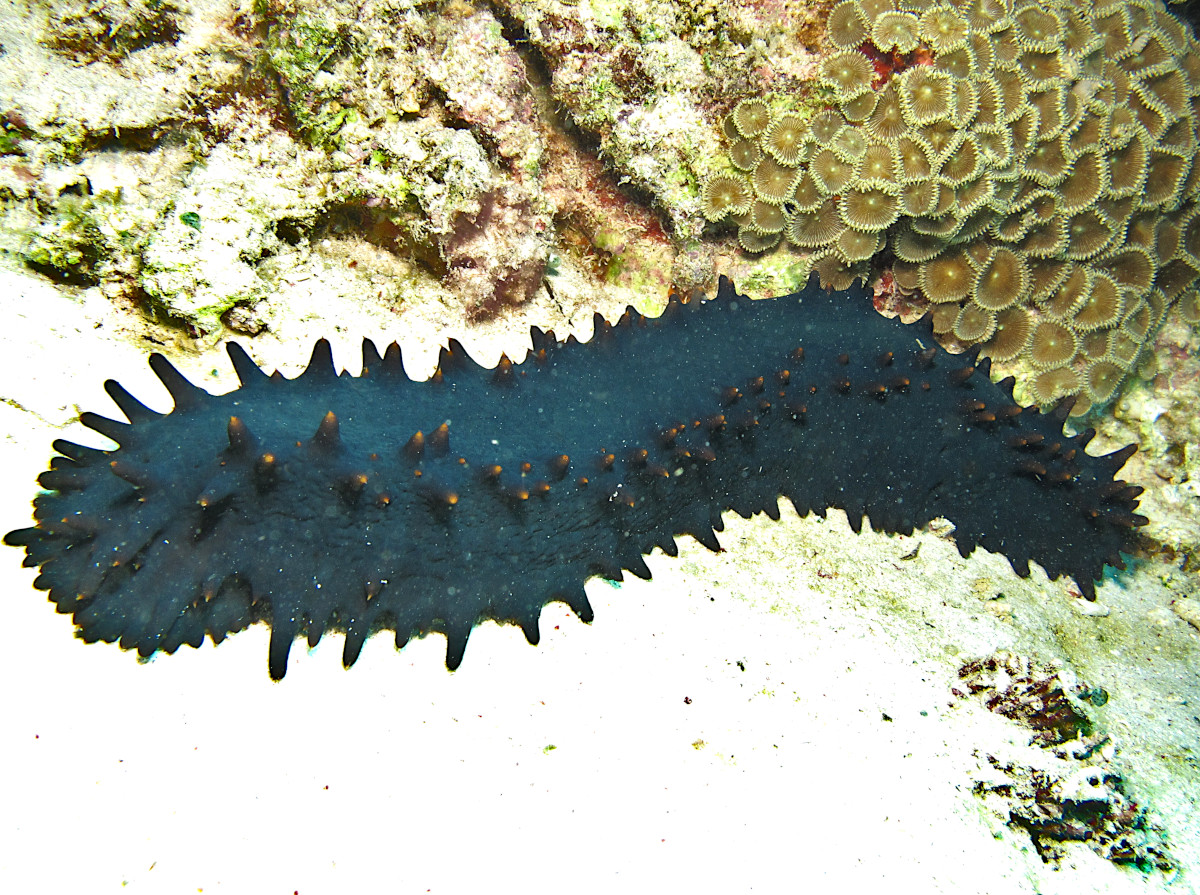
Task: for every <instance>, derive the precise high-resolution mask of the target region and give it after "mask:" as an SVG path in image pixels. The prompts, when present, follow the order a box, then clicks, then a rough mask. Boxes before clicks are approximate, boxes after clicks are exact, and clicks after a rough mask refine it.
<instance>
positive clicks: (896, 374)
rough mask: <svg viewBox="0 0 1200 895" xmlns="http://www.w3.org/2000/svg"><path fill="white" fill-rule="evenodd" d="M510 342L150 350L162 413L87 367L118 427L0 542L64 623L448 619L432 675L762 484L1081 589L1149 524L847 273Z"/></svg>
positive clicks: (772, 507) (181, 634)
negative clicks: (69, 618) (358, 364)
mask: <svg viewBox="0 0 1200 895" xmlns="http://www.w3.org/2000/svg"><path fill="white" fill-rule="evenodd" d="M532 335H533V345H534V350H533V352H532V353H531V354H530V356H529V357H528V358H526V360H525V361H524V362H522V363H520V364H511V363H509V362H508V361H507V359H505V360H502V362H501V364H500V365H499V366H498V367H497V368H496V369H484V368H481V367H479V366H478V365H476V364H475V363H474V362H473V361H472V360H471V359H470V358H469V357H468V356H467V355H466V353H465V352H464V351H463V350H462V348H461V346H459V345H458V344H457V343H456V342H451V343H450V346H449V347H448V348H447V349H443V352H442V356H441V359H440V362H439V367H438V371H437V372H436V373H435V374H434V376H433V378H432V379H431V380H429V381H428V382H413V381H411V380H410V379H409V378H408V377H407V375H405V373H404V371H403V366H402V363H401V359H400V352H399V349H398V348H396V347H395V346H394V345H393V346H392V347H391V348H389V349H388V351H387V352H386V353H385V354H384V355H383V356H382V357H381V356H380V355H379V354H378V353H377V351H376V349H375V347H374V346H373V345H372V344H371V343H369V342H367V343H365V344H364V370H363V374H362V375H361V376H358V377H354V376H350V375H348V374H346V373H343V374H341V375H337V374H336V373H335V371H334V368H333V364H332V359H331V356H330V350H329V345H328V343H325V342H320V343H318V345H317V348H316V350H315V351H314V354H313V359H312V362H311V363H310V365H309V367H308V369H307V370H306V371H305V373H303V374H302V375H301V376H299V377H297V378H296V379H292V380H286V379H283V378H282V377H279V376H273V377H268V376H266V375H265V374H264V373H262V372H261V371H260V370H259V369H258V368H257V367H256V366H255V365H254V364H253V362H252V361H251V360H250V359H249V357H248V356H247V355H246V354H245V352H244V351H243V350H242V349H241V348H239V347H238V346H236V345H230V346H229V347H230V355H231V357H232V359H233V361H234V365H235V368H236V370H237V373H238V376H239V378H240V379H241V381H242V387H241V388H239V389H237V390H236V391H234V392H231V393H229V394H227V395H221V396H211V395H209V394H208V393H207V392H204V391H202V390H200V389H198V388H195V387H194V386H191V385H190V384H189V383H187V381H186V380H184V379H183V377H182V376H180V375H179V374H178V373H177V372H176V371H175V370H174V368H173V367H171V365H170V364H169V363H168V362H167V361H166V360H165V359H164V358H161V357H155V358H152V360H151V364H152V366H153V367H154V369H155V372H156V373H158V374H159V376H160V378H162V379H163V381H164V383H165V384H166V385H167V387H168V389H169V390H170V391H171V393H172V396H173V397H174V399H175V402H176V407H175V409H174V410H173V411H172V412H170V413H168V414H164V415H159V414H156V413H153V412H151V411H149V410H147V409H146V408H145V407H143V406H142V405H141V404H140V403H139V402H137V401H136V400H135V399H134V398H132V397H131V396H130V395H128V393H126V392H125V391H124V389H122V388H121V387H120V386H119V385H117V384H116V383H113V382H109V383H107V384H106V387H107V388H108V391H109V394H110V395H112V397H113V398H114V400H115V401H116V403H117V404H118V406H120V407H121V409H122V411H123V412H124V413H125V414H126V416H127V417H128V418H129V420H130V422H129V423H122V422H117V421H113V420H108V419H105V418H103V417H98V416H95V415H94V414H85V415H84V416H83V422H84V423H85V424H87V425H89V426H91V427H92V428H93V429H96V430H97V431H99V432H101V433H103V434H105V435H107V436H109V437H111V438H113V439H114V440H115V441H117V442H118V444H119V445H120V448H119V449H118V450H116V451H113V452H107V451H101V450H97V449H93V448H85V447H80V446H78V445H74V444H71V443H69V442H65V441H57V442H55V449H56V450H57V451H59V452H60V453H61V454H62V455H63V456H61V457H56V458H55V459H54V461H53V462H52V464H51V470H50V471H49V472H46V473H43V475H42V476H41V478H40V479H39V481H40V482H41V484H42V486H43V488H45V489H46V490H47V492H48V493H43V494H42V495H40V496H39V497H38V498H37V499H36V501H35V508H36V509H35V517H36V519H37V527H34V528H26V529H20V530H18V531H14V532H10V533H9V534H8V535H7V536H6V538H5V540H6V542H7V543H9V544H13V545H18V546H24V547H26V549H27V552H28V555H27V557H26V564H28V565H41V566H42V572H41V574H40V576H39V577H38V579H37V581H36V586H37V587H39V588H41V589H45V590H49V591H50V598H51V600H53V601H54V602H55V604H56V605H57V607H58V609H59V611H61V612H70V613H73V615H74V620H75V623H76V624H77V625H78V628H79V634H80V636H81V637H83V638H84V639H85V640H89V641H94V640H104V641H119V642H120V644H121V646H122V647H124V648H130V649H132V648H136V649H137V650H138V651H139V653H141V654H142V655H149V654H151V653H153V652H155V651H156V650H165V651H168V652H170V651H173V650H175V649H177V648H178V647H179V646H180V645H182V644H185V643H186V644H190V645H193V646H196V645H199V644H200V643H201V642H202V640H203V639H204V636H205V634H208V635H209V636H211V637H212V638H213V639H214V640H215V641H218V642H219V641H220V640H221V639H223V638H224V637H225V636H226V635H227V634H229V633H231V632H235V631H238V630H240V629H242V628H244V627H245V626H247V625H248V624H251V623H253V622H255V621H266V622H268V623H269V624H270V626H271V645H270V656H269V670H270V673H271V676H272V677H274V678H276V679H278V678H281V677H283V675H284V674H285V672H286V670H287V658H288V653H289V650H290V647H291V644H292V642H293V641H294V639H295V638H296V637H297V636H300V635H306V636H307V638H308V641H309V642H310V643H315V642H316V641H317V640H318V639H319V638H320V637H321V635H322V634H323V633H324V632H325V631H326V630H330V629H333V630H339V631H343V632H345V635H346V642H345V648H344V655H343V660H344V662H345V664H346V665H350V664H352V663H353V662H354V660H355V659H356V658H357V656H358V653H359V651H360V650H361V648H362V644H363V642H364V640H365V639H366V637H367V636H368V635H369V634H371V633H372V632H374V631H377V630H381V629H389V630H392V631H394V632H395V635H396V642H397V645H398V646H400V645H403V644H404V643H405V642H407V640H408V639H409V638H411V637H413V636H415V635H420V634H424V633H427V632H430V631H441V632H444V633H445V635H446V637H447V641H448V648H447V665H448V666H449V667H451V668H454V667H457V665H458V664H459V663H460V662H461V661H462V657H463V651H464V649H465V647H466V642H467V638H468V636H469V634H470V631H471V629H472V627H473V626H474V625H475V624H476V623H478V622H479V621H481V620H483V619H488V618H491V619H496V620H500V621H508V622H513V623H515V624H518V625H520V626H521V628H522V630H523V631H524V633H525V635H526V637H527V638H528V639H529V641H530V642H531V643H536V642H537V640H538V617H539V614H540V612H541V609H542V607H543V606H544V605H546V604H547V603H548V602H551V601H554V600H561V601H563V602H565V603H566V604H567V605H569V606H570V607H571V608H572V609H573V610H574V611H575V612H576V613H577V614H578V615H579V616H580V617H581V618H583V619H585V620H590V618H591V607H590V606H589V605H588V601H587V598H586V596H585V594H584V589H583V585H584V582H585V581H586V580H587V579H588V578H589V577H591V576H595V575H600V576H603V577H607V578H612V579H619V578H620V576H621V574H622V571H621V570H622V569H627V570H629V571H631V572H633V573H634V574H636V575H639V576H642V577H649V570H648V568H647V567H646V565H645V563H644V562H643V560H642V555H643V554H645V553H647V552H649V551H651V550H652V549H653V548H654V547H655V546H658V547H662V548H663V549H664V550H665V551H666V552H668V553H672V554H673V553H674V552H675V550H676V547H675V538H676V537H677V536H679V535H682V534H690V535H693V536H694V537H696V538H697V539H698V540H700V541H701V543H703V544H705V545H707V546H709V547H711V548H713V549H718V548H719V545H718V542H717V539H716V536H715V534H714V530H715V531H719V530H720V529H721V527H722V525H721V513H722V512H723V511H725V510H727V509H732V510H734V511H736V512H738V513H739V514H742V515H744V516H748V515H750V514H752V513H755V512H760V511H761V512H766V513H768V514H769V515H771V516H772V517H773V518H778V514H779V509H778V499H779V497H780V496H781V495H782V496H784V497H787V498H788V499H789V500H791V501H792V502H793V503H794V504H795V506H796V509H797V510H798V511H799V512H800V513H801V514H804V513H807V512H808V511H810V510H813V511H816V512H823V511H824V509H825V508H826V507H831V506H832V507H841V508H843V509H845V510H846V512H847V514H848V516H849V518H850V520H851V524H852V525H853V526H854V527H855V528H856V529H857V528H858V527H859V526H860V525H861V520H862V517H863V515H864V514H865V515H866V516H868V517H869V518H870V520H871V524H872V526H873V527H874V528H876V529H880V530H886V531H902V532H909V531H911V530H912V529H913V528H914V527H916V526H920V525H923V524H925V523H926V522H928V521H929V520H930V519H933V518H936V517H938V516H945V517H947V518H949V519H950V520H951V521H952V522H953V523H954V524H955V526H956V529H955V538H956V540H957V543H958V546H959V549H960V550H961V551H962V553H963V554H964V555H966V554H968V553H969V552H970V551H971V550H972V549H973V548H974V547H975V546H976V545H977V544H979V545H982V546H984V547H985V548H987V549H989V550H993V551H997V552H1001V553H1004V554H1005V555H1006V556H1007V557H1008V558H1009V560H1010V561H1011V562H1012V564H1013V567H1014V568H1015V569H1016V571H1017V572H1018V573H1019V574H1022V575H1024V574H1028V562H1029V560H1031V559H1032V560H1036V561H1037V562H1039V563H1040V564H1041V565H1042V566H1043V567H1044V568H1045V569H1046V571H1047V573H1048V574H1049V575H1050V576H1051V577H1057V576H1059V575H1062V574H1069V575H1072V576H1073V577H1074V578H1075V579H1076V581H1077V582H1078V584H1079V585H1080V587H1081V589H1082V590H1083V591H1084V593H1085V594H1086V595H1088V596H1089V597H1090V596H1092V595H1093V588H1094V584H1093V582H1094V581H1095V580H1096V579H1098V578H1099V576H1100V575H1101V573H1102V571H1103V566H1104V565H1105V564H1106V563H1108V564H1111V565H1114V566H1120V565H1121V558H1120V551H1121V550H1122V549H1127V548H1128V545H1129V543H1130V540H1131V531H1132V530H1133V529H1134V528H1135V527H1136V526H1137V525H1140V524H1142V523H1143V522H1144V521H1145V520H1144V519H1143V517H1141V516H1137V515H1135V514H1134V513H1133V510H1134V509H1136V506H1137V500H1136V497H1137V495H1138V493H1139V492H1140V489H1137V488H1135V487H1132V486H1127V485H1125V483H1123V482H1114V481H1113V476H1114V474H1115V472H1116V471H1117V470H1118V469H1119V468H1120V467H1121V465H1122V464H1123V463H1124V462H1125V460H1126V459H1127V458H1128V456H1129V454H1130V453H1131V452H1132V448H1126V449H1123V450H1122V451H1119V452H1117V453H1115V454H1113V455H1109V456H1108V457H1091V456H1089V455H1087V454H1086V453H1085V452H1084V450H1083V448H1084V445H1085V444H1086V443H1087V441H1088V440H1089V439H1090V437H1091V433H1090V432H1085V433H1082V434H1081V435H1079V436H1076V437H1074V438H1070V437H1066V436H1064V435H1063V434H1062V420H1063V417H1064V414H1062V413H1056V414H1039V413H1037V411H1036V410H1032V409H1024V410H1022V409H1020V408H1018V407H1017V405H1015V404H1014V403H1013V400H1012V396H1011V384H1010V383H993V382H992V381H991V380H990V379H989V378H988V377H987V375H986V363H984V364H982V365H981V368H980V369H975V362H974V360H973V357H972V356H967V355H961V356H953V355H950V354H947V353H946V352H944V351H942V350H941V349H939V348H937V347H936V345H935V343H934V342H933V341H932V338H931V337H930V335H929V330H928V327H927V326H922V325H918V326H911V327H906V326H904V325H902V324H900V323H899V322H897V321H891V320H886V319H884V318H882V317H880V316H879V315H878V314H876V313H875V312H874V310H873V309H872V308H871V306H870V303H869V301H867V300H866V295H865V293H864V292H863V290H861V289H859V288H857V287H855V288H852V289H850V290H848V291H846V292H841V293H828V292H825V291H822V290H821V289H819V288H818V287H816V286H815V285H810V286H809V287H808V288H806V289H804V290H802V291H801V292H799V293H796V294H793V295H789V296H784V297H780V298H775V299H769V300H764V301H749V300H747V299H746V298H744V297H741V296H738V295H737V294H736V293H735V292H734V290H733V288H732V287H731V286H730V285H729V284H728V283H727V282H723V283H722V286H721V289H720V290H719V292H718V296H717V297H716V299H714V300H712V301H705V302H700V301H693V302H689V303H683V302H680V301H679V300H677V299H672V301H671V303H670V305H669V306H668V308H667V311H666V313H665V314H664V315H663V316H662V317H660V318H657V319H648V318H644V317H642V316H641V315H639V314H637V313H636V312H634V311H632V309H630V311H629V312H627V313H626V315H625V316H624V317H623V318H622V319H621V320H620V321H619V322H618V323H617V324H616V325H615V326H614V325H610V324H607V323H605V322H603V321H602V320H599V319H598V320H597V329H596V334H595V336H594V338H593V339H592V340H591V341H590V342H589V343H587V344H579V343H576V342H575V341H574V340H573V339H568V340H567V342H565V343H560V342H558V341H556V340H555V339H554V337H553V336H552V335H551V334H543V333H541V332H540V331H538V330H536V329H535V330H534V331H533V333H532Z"/></svg>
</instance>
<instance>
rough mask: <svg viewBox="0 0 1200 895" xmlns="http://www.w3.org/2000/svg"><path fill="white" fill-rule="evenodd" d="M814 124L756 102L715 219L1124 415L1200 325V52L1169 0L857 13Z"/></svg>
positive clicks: (837, 31) (739, 131)
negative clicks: (879, 281) (1160, 362)
mask: <svg viewBox="0 0 1200 895" xmlns="http://www.w3.org/2000/svg"><path fill="white" fill-rule="evenodd" d="M827 39H828V42H829V44H830V45H831V50H830V53H829V55H828V56H827V57H826V58H825V60H824V61H823V62H822V63H821V66H820V70H819V83H820V86H821V89H823V90H824V92H825V97H826V100H827V106H828V107H827V108H826V109H825V110H823V111H821V112H819V113H817V114H815V115H811V116H807V119H806V120H804V119H802V118H798V117H797V116H796V115H795V114H794V113H792V112H790V111H789V112H785V113H782V114H773V112H772V109H771V107H770V106H769V105H768V104H767V103H766V102H764V101H763V100H762V99H758V98H752V99H747V100H744V101H743V102H742V103H741V104H739V105H738V106H737V107H736V108H735V109H734V111H733V112H732V113H731V114H730V116H729V117H728V119H727V121H726V124H725V136H726V138H727V140H728V143H729V146H728V170H726V171H724V172H721V173H718V174H715V175H713V176H711V177H710V178H709V179H708V180H707V181H706V182H705V185H704V212H705V215H706V216H707V217H708V219H709V220H711V221H719V220H724V219H730V220H732V221H734V222H735V223H736V224H737V225H738V228H739V240H740V242H741V243H742V246H743V247H744V248H745V249H747V250H750V251H763V250H766V249H769V248H771V247H773V246H775V245H776V244H778V243H779V242H780V241H781V240H787V241H789V242H790V243H792V244H794V245H796V246H798V247H801V248H804V249H810V250H811V251H812V256H811V263H812V265H813V267H814V269H815V270H816V271H817V272H818V273H820V275H821V278H822V280H823V281H824V282H826V283H829V284H832V285H834V286H838V287H844V286H845V285H846V284H847V283H849V282H850V281H851V280H852V279H854V278H855V277H857V276H866V275H867V274H868V273H869V272H870V270H871V269H872V265H873V264H874V265H875V266H876V267H878V266H888V265H890V266H891V267H892V269H893V273H894V277H895V283H896V285H897V286H898V287H900V289H901V290H903V291H910V292H920V293H921V294H922V295H923V296H924V298H925V299H926V300H927V301H928V302H929V304H930V306H931V311H932V314H933V320H934V326H935V329H936V331H937V332H938V333H939V334H942V335H944V336H945V338H946V339H947V340H949V341H953V342H957V343H959V344H961V345H975V344H982V345H983V346H984V350H985V352H986V353H988V354H990V355H991V356H992V357H993V358H994V359H995V360H997V361H1013V362H1019V363H1020V364H1021V365H1023V367H1024V371H1025V373H1026V376H1025V387H1026V389H1027V394H1028V396H1029V397H1030V398H1031V399H1032V400H1034V401H1036V402H1037V403H1039V404H1042V405H1046V404H1049V403H1051V402H1053V401H1055V400H1057V399H1059V398H1061V397H1063V396H1065V395H1076V396H1077V402H1076V406H1075V409H1074V412H1075V413H1076V414H1082V413H1084V412H1086V410H1087V409H1088V408H1089V407H1091V406H1100V405H1104V404H1106V403H1107V402H1109V401H1110V400H1111V399H1112V398H1113V396H1114V395H1115V394H1116V393H1117V391H1118V389H1119V388H1120V387H1121V385H1122V383H1123V381H1124V380H1125V379H1126V377H1127V376H1128V375H1129V373H1130V372H1131V371H1132V370H1134V369H1135V368H1136V366H1137V364H1138V362H1139V359H1140V358H1141V357H1142V355H1143V352H1144V349H1145V348H1146V347H1147V346H1148V345H1149V344H1150V340H1151V338H1152V336H1153V335H1154V334H1155V332H1156V331H1157V329H1158V327H1159V324H1160V323H1161V322H1162V320H1163V318H1164V316H1165V315H1166V313H1167V312H1168V311H1169V310H1170V309H1172V308H1177V309H1178V310H1179V312H1180V313H1181V315H1182V316H1183V318H1184V319H1185V320H1187V321H1188V322H1190V323H1196V322H1200V298H1198V294H1197V291H1196V288H1195V287H1196V280H1197V276H1198V271H1200V213H1198V212H1197V196H1198V194H1200V168H1198V167H1197V166H1194V165H1193V159H1194V156H1195V154H1196V149H1197V117H1198V116H1200V107H1198V104H1200V45H1198V44H1197V41H1196V39H1195V37H1194V36H1192V34H1191V33H1190V32H1189V30H1188V29H1187V28H1186V27H1185V26H1184V25H1183V24H1182V23H1181V22H1180V21H1179V20H1177V19H1176V18H1175V17H1174V16H1173V15H1171V14H1170V13H1169V12H1168V11H1167V10H1166V8H1165V7H1164V6H1163V5H1162V4H1161V3H1160V2H1158V0H1100V2H1097V3H1094V4H1083V5H1080V4H1073V3H1068V2H1063V0H1045V2H1040V0H1039V2H1030V0H1016V2H1012V0H953V2H937V0H896V2H895V3H894V4H893V2H892V0H843V2H841V3H838V4H837V5H836V6H835V7H834V8H833V10H832V12H831V13H830V16H829V20H828V28H827Z"/></svg>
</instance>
